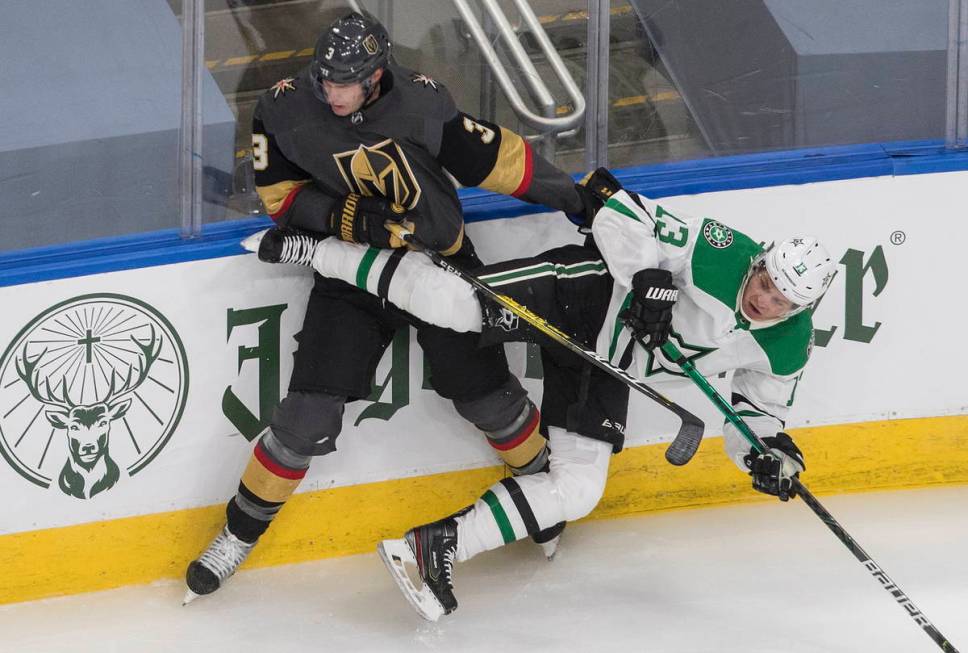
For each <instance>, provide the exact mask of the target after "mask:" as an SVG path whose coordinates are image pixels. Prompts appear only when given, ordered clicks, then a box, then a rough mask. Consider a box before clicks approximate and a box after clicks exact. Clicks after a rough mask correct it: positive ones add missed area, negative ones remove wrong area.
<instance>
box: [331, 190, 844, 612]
mask: <svg viewBox="0 0 968 653" xmlns="http://www.w3.org/2000/svg"><path fill="white" fill-rule="evenodd" d="M591 233H592V236H593V239H594V244H593V245H592V244H589V245H588V246H567V247H562V248H558V249H554V250H550V251H548V252H545V253H543V254H541V255H539V256H537V257H533V258H529V259H521V260H516V261H509V262H505V263H500V264H497V265H492V266H487V267H485V268H484V269H482V270H481V271H479V274H478V276H479V277H480V278H481V279H482V280H483V281H485V282H487V283H488V284H489V285H490V286H492V287H493V288H495V289H496V290H497V291H498V292H500V293H502V294H504V295H506V296H508V297H510V298H512V299H513V300H515V301H517V302H518V303H521V304H524V305H526V306H527V307H528V308H529V309H530V310H531V311H533V312H534V313H537V314H539V315H541V316H542V317H545V318H546V319H547V320H548V321H549V322H550V323H551V324H553V325H554V326H556V327H558V328H560V329H561V330H562V331H565V332H566V333H568V334H569V335H570V336H572V337H573V338H575V339H576V340H577V341H579V342H584V343H585V344H586V345H587V346H589V347H592V346H593V347H595V349H596V350H597V352H598V353H599V354H601V355H602V356H604V357H606V358H608V359H609V360H610V361H611V362H612V363H613V364H615V365H618V366H620V367H623V368H626V369H627V370H628V371H629V372H630V373H633V374H635V375H637V376H639V377H640V378H644V379H653V377H656V376H658V375H668V374H677V373H678V374H681V372H680V370H679V368H678V366H677V365H676V364H675V363H673V362H671V361H669V360H667V359H666V358H665V357H664V356H663V355H662V352H661V350H660V349H659V348H658V346H659V345H661V344H662V343H664V342H665V340H666V339H667V338H669V337H670V336H671V337H672V338H674V339H675V340H676V341H678V343H679V347H680V348H681V349H683V350H685V351H687V352H692V355H691V356H689V358H690V360H691V361H692V362H693V363H694V364H695V366H696V367H697V369H698V370H699V371H700V372H701V373H702V374H703V375H705V376H709V377H711V376H715V375H718V374H720V373H723V372H733V375H732V403H733V406H734V408H735V409H736V410H737V411H739V412H740V413H741V414H742V415H743V416H744V419H745V420H746V421H747V423H749V424H750V426H751V427H752V428H753V429H754V431H755V432H756V433H758V434H759V435H760V436H761V437H763V436H765V437H763V440H764V441H765V442H766V443H767V445H768V446H769V447H770V449H769V450H768V451H767V452H765V453H764V454H761V455H756V454H755V453H754V452H753V451H751V449H750V447H749V445H748V443H747V442H746V441H745V440H744V439H743V438H742V437H741V436H740V434H739V433H738V432H737V431H736V430H735V428H734V427H733V426H732V425H731V424H729V423H728V422H727V423H726V424H725V426H724V431H725V447H726V452H727V454H728V456H729V457H730V459H731V460H733V462H734V463H735V464H736V465H737V467H739V469H740V470H742V471H743V472H746V473H749V474H751V476H752V482H753V487H754V488H755V489H756V490H759V491H761V492H765V493H768V494H772V495H776V496H778V497H779V498H780V499H781V500H783V501H787V500H789V499H790V498H791V497H792V496H793V495H792V492H791V485H792V483H791V479H792V478H793V477H795V476H797V475H798V474H799V473H800V472H801V471H802V470H803V469H804V462H803V455H802V454H801V452H800V450H799V449H798V448H797V446H796V444H795V443H794V442H793V440H792V438H790V436H789V435H787V434H786V433H784V432H783V429H784V420H785V418H786V416H787V413H788V412H789V410H790V406H791V405H792V403H793V399H794V395H795V390H796V385H797V383H798V381H799V379H800V377H801V374H802V372H803V369H804V366H805V365H806V363H807V359H808V357H809V355H810V350H811V346H812V338H813V327H812V323H811V313H810V310H809V309H810V308H811V307H812V306H813V305H814V304H815V303H816V302H817V301H818V300H819V299H820V297H821V296H822V294H823V293H824V292H825V291H826V289H827V287H828V285H829V283H830V280H831V278H832V270H833V262H832V260H831V258H830V256H829V255H828V253H827V251H826V250H825V249H824V247H823V246H822V245H821V244H820V243H819V242H818V241H817V240H816V239H815V238H812V237H808V236H805V237H799V238H791V239H789V240H785V241H783V242H782V243H780V244H778V245H772V246H769V247H767V248H765V249H764V248H763V247H761V246H760V245H758V244H757V242H756V241H755V240H752V239H751V238H749V237H747V236H746V235H744V234H742V233H740V232H739V231H736V230H734V229H731V228H730V227H728V226H726V225H724V224H722V223H720V222H717V221H715V220H711V219H693V218H689V217H686V216H685V215H682V214H679V213H678V212H675V213H673V212H672V211H670V210H669V209H668V208H666V207H664V206H663V205H660V204H659V203H657V202H654V201H652V200H650V199H648V198H646V197H642V196H638V195H635V194H633V193H627V192H625V191H618V192H616V193H615V194H614V195H612V197H611V199H609V200H608V202H607V203H606V204H605V206H604V208H603V209H602V210H600V211H599V212H598V213H597V215H596V216H595V218H594V221H593V222H592V224H591ZM366 257H367V253H366V251H365V250H364V249H363V248H358V247H355V246H349V245H347V244H345V243H336V242H322V243H319V244H318V245H317V246H316V248H315V253H314V256H313V265H314V267H315V268H316V270H317V271H318V272H319V273H320V274H323V275H325V276H328V277H334V278H344V279H351V278H355V277H356V273H357V271H358V269H359V267H360V265H361V264H362V261H363V259H364V258H366ZM388 263H389V259H388V257H387V256H386V255H385V253H379V254H377V255H376V257H375V259H371V260H368V261H367V263H366V264H367V265H368V266H372V267H371V275H370V276H371V278H372V277H374V276H382V275H383V272H382V271H383V270H384V269H385V265H386V264H388ZM367 290H369V291H370V292H372V293H374V294H377V295H379V296H380V297H384V298H386V299H387V300H388V301H390V302H392V303H394V304H396V305H398V306H400V307H401V308H404V309H405V310H407V311H409V312H411V313H412V314H414V315H416V316H418V317H420V318H421V319H423V320H426V321H428V322H431V323H434V324H439V325H441V326H446V327H448V328H451V329H455V330H459V331H469V332H482V336H481V337H482V339H483V340H485V341H488V342H503V341H508V340H530V339H534V338H537V337H538V336H537V334H536V333H534V332H532V331H530V330H529V328H528V327H527V326H526V325H523V324H520V323H518V322H517V321H515V320H510V319H507V316H504V315H502V314H501V312H500V309H495V308H494V307H492V306H488V305H482V304H481V302H480V301H479V300H478V297H477V295H476V293H475V291H474V289H473V288H472V287H471V286H469V285H468V284H466V283H465V282H464V281H463V280H461V279H460V278H458V277H456V276H454V275H451V274H449V273H447V272H446V271H444V270H441V269H440V268H438V267H435V266H434V265H433V264H432V263H430V261H429V259H427V257H425V256H423V255H422V254H420V253H417V252H411V253H408V254H407V255H405V256H403V257H402V258H400V259H399V260H398V261H396V262H395V264H394V270H393V272H392V276H391V277H390V278H389V280H388V281H387V282H386V283H382V284H380V285H379V287H378V286H377V285H376V284H369V283H368V284H367ZM538 341H539V342H540V339H539V340H538ZM637 341H641V342H644V343H645V345H646V346H645V347H642V346H639V344H637ZM542 361H543V363H544V371H545V378H544V395H543V399H542V407H541V409H542V428H543V429H546V431H547V433H548V435H549V437H550V451H551V455H550V468H549V470H548V471H547V472H543V473H539V474H535V475H530V476H526V477H524V476H523V477H517V478H506V479H504V480H502V481H501V482H499V483H497V484H495V485H494V486H493V487H491V488H490V489H488V490H487V492H485V493H484V495H483V496H482V497H481V499H480V500H478V501H477V502H476V503H474V504H473V505H472V506H470V507H468V508H467V509H466V510H464V511H461V512H459V513H457V514H456V515H453V516H451V517H447V518H444V519H442V520H440V521H437V522H433V523H431V524H426V525H424V526H419V527H417V528H414V529H412V530H410V531H408V532H407V533H406V535H405V536H404V538H402V539H400V540H387V541H384V542H382V543H381V545H380V553H381V557H382V558H383V560H384V562H385V563H386V565H387V567H388V569H389V570H390V571H391V573H392V574H393V575H394V577H395V579H396V580H397V582H398V584H399V585H400V588H401V590H402V591H403V592H404V594H405V595H406V596H407V598H408V599H409V600H410V602H411V603H412V604H413V605H414V607H415V608H416V609H417V610H418V612H419V613H420V614H421V615H422V616H424V617H425V618H427V619H431V620H436V619H437V618H439V617H440V616H441V615H443V614H446V613H449V612H451V611H453V610H454V609H456V607H457V600H456V598H455V596H454V593H453V583H452V578H451V575H452V567H453V563H454V562H455V561H463V560H467V559H469V558H471V557H473V556H475V555H477V554H478V553H481V552H483V551H486V550H489V549H494V548H497V547H499V546H502V545H504V544H507V543H509V542H513V541H515V540H518V539H520V538H522V537H525V536H526V535H527V534H528V533H533V532H537V531H540V530H541V529H542V528H546V527H547V526H548V525H549V524H554V523H557V522H559V521H562V520H568V521H570V520H574V519H578V518H580V517H583V516H584V515H586V514H588V513H589V512H590V511H591V510H592V509H593V508H594V507H595V505H596V504H597V503H598V501H599V499H600V498H601V496H602V493H603V491H604V488H605V480H606V477H607V472H608V463H609V459H610V457H611V455H612V454H613V453H617V452H618V451H620V450H621V448H622V445H623V440H624V436H623V429H624V426H623V425H624V424H625V421H626V413H627V403H628V389H627V387H626V386H624V385H623V384H621V383H619V382H617V381H615V380H614V379H613V378H612V377H609V376H605V375H601V374H597V373H596V372H594V371H592V370H591V368H589V367H587V366H585V365H581V364H578V363H577V359H576V358H575V357H573V355H572V354H570V353H569V352H565V351H564V350H562V349H561V348H559V347H557V346H556V345H554V344H548V345H547V346H544V347H543V348H542ZM407 563H412V564H414V565H416V566H417V568H418V570H419V573H420V576H421V578H422V579H423V581H424V584H423V586H422V587H420V588H417V587H415V586H414V585H413V583H411V582H410V581H409V580H408V579H407V574H406V564H407Z"/></svg>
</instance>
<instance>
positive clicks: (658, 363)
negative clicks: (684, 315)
mask: <svg viewBox="0 0 968 653" xmlns="http://www.w3.org/2000/svg"><path fill="white" fill-rule="evenodd" d="M669 337H670V338H671V339H673V340H675V341H676V343H678V347H679V351H681V352H682V355H683V356H685V357H686V359H687V360H689V361H690V362H691V363H693V364H695V362H696V361H697V360H699V359H700V358H702V357H703V356H705V355H706V354H708V353H709V352H712V351H716V348H715V347H700V346H699V345H691V344H689V343H688V342H686V341H685V340H683V339H682V336H680V335H679V334H678V333H676V332H674V331H673V332H672V333H671V334H670V335H669ZM647 356H648V357H647V358H646V361H645V364H644V369H645V376H646V377H650V376H655V375H656V374H662V373H665V374H674V375H675V376H686V375H685V373H684V372H683V371H682V368H681V367H679V366H678V365H677V364H676V363H673V362H672V361H670V360H668V359H667V358H666V357H665V355H664V354H663V353H662V351H661V350H660V349H659V348H658V347H656V348H655V349H653V350H652V351H650V352H648V354H647Z"/></svg>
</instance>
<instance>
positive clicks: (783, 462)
mask: <svg viewBox="0 0 968 653" xmlns="http://www.w3.org/2000/svg"><path fill="white" fill-rule="evenodd" d="M763 444H765V445H766V446H767V447H769V449H767V450H766V451H764V452H763V453H761V454H757V453H755V452H754V451H752V450H751V451H750V452H749V453H748V454H747V455H746V457H745V458H744V459H743V460H744V462H745V463H746V466H747V467H749V468H750V476H752V477H753V489H754V490H757V491H759V492H763V493H764V494H771V495H773V496H775V497H780V501H789V500H790V499H792V498H794V497H795V496H797V492H796V489H794V487H793V479H795V478H800V472H802V471H803V470H805V469H806V468H807V467H806V465H804V464H803V453H802V452H801V451H800V449H799V448H798V447H797V445H796V444H795V443H794V442H793V438H791V437H790V436H789V435H787V434H786V433H783V432H782V431H781V432H779V433H777V434H776V436H773V437H766V438H763Z"/></svg>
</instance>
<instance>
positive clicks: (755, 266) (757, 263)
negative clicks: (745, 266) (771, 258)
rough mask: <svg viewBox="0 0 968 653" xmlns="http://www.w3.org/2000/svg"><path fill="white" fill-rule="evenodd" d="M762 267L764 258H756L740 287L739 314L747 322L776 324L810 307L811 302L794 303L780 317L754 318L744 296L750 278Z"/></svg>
mask: <svg viewBox="0 0 968 653" xmlns="http://www.w3.org/2000/svg"><path fill="white" fill-rule="evenodd" d="M762 267H763V259H762V258H759V260H757V259H754V260H753V263H752V265H750V269H749V272H747V273H746V278H745V279H743V283H741V284H740V287H739V298H738V300H737V304H739V314H740V315H742V316H743V318H744V319H746V321H747V322H751V323H752V322H755V323H756V324H767V325H769V324H775V323H777V322H781V321H783V320H785V319H787V318H789V317H793V316H794V315H796V314H797V313H801V312H803V311H804V310H806V309H807V308H809V307H810V304H805V305H803V306H798V305H797V304H794V305H793V306H794V308H792V309H791V310H789V311H787V312H786V313H784V314H783V315H780V316H779V317H771V318H770V319H768V320H757V319H756V318H753V317H750V316H749V315H747V314H746V309H745V307H744V306H743V297H744V296H745V295H746V286H747V285H748V284H749V282H750V279H752V278H753V275H754V274H755V273H756V271H757V270H758V269H760V268H762Z"/></svg>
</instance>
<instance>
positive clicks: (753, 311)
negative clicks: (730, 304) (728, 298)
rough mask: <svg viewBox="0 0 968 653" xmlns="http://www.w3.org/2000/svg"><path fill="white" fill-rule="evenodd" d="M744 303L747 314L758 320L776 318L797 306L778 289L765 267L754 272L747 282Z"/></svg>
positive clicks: (744, 310) (744, 290)
mask: <svg viewBox="0 0 968 653" xmlns="http://www.w3.org/2000/svg"><path fill="white" fill-rule="evenodd" d="M742 305H743V312H744V313H745V314H746V316H747V317H749V318H752V319H754V320H757V321H764V320H775V319H776V318H778V317H783V316H784V315H786V314H787V313H789V312H790V311H792V310H793V309H795V308H796V307H797V306H796V304H794V303H793V302H791V301H790V300H789V299H787V298H786V297H784V296H783V294H782V293H781V292H780V291H779V290H777V287H776V286H774V285H773V281H772V280H771V279H770V275H769V273H767V271H766V270H765V269H763V268H759V269H757V270H756V271H755V272H753V274H752V275H751V276H750V279H749V281H748V282H747V283H746V288H744V289H743V299H742Z"/></svg>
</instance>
